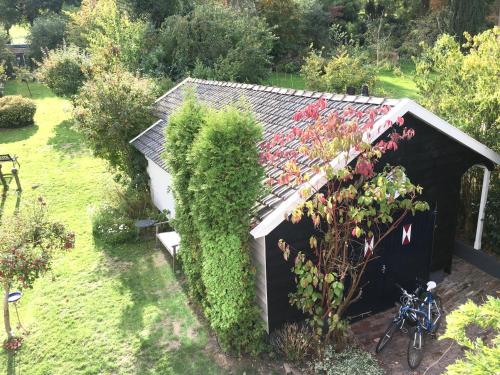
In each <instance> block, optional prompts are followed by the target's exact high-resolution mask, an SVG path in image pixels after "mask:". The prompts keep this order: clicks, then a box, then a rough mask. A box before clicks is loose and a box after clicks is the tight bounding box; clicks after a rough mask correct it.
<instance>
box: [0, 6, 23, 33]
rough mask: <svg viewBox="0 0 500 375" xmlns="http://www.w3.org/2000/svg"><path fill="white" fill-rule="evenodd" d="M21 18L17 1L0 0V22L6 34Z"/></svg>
mask: <svg viewBox="0 0 500 375" xmlns="http://www.w3.org/2000/svg"><path fill="white" fill-rule="evenodd" d="M20 20H21V12H20V11H19V6H18V2H17V1H16V0H0V23H1V24H2V25H3V27H4V28H5V31H6V32H7V34H8V33H9V30H10V28H11V27H12V26H13V25H15V24H16V23H18V22H19V21H20Z"/></svg>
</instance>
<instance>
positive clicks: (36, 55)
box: [28, 14, 66, 61]
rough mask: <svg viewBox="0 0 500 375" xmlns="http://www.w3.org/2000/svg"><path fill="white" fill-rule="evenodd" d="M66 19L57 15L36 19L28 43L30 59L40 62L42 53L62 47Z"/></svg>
mask: <svg viewBox="0 0 500 375" xmlns="http://www.w3.org/2000/svg"><path fill="white" fill-rule="evenodd" d="M65 27H66V18H65V17H63V16H61V15H59V14H47V15H44V16H40V17H37V18H36V19H35V21H34V22H33V26H31V29H30V33H29V35H28V42H29V43H30V44H31V47H30V57H31V58H33V59H35V60H37V61H40V60H41V59H42V56H43V51H48V50H51V49H55V48H58V47H60V46H62V45H63V40H64V30H65Z"/></svg>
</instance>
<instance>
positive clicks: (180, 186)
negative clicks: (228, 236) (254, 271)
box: [163, 93, 206, 302]
mask: <svg viewBox="0 0 500 375" xmlns="http://www.w3.org/2000/svg"><path fill="white" fill-rule="evenodd" d="M205 114H206V109H205V108H204V107H202V106H201V105H199V104H198V103H197V102H196V99H195V97H194V93H188V94H187V96H186V99H185V101H184V103H183V105H182V107H181V108H180V109H179V110H178V111H177V112H175V113H173V114H172V116H170V121H169V125H168V126H167V128H166V134H165V140H166V142H165V150H166V151H165V153H164V155H163V157H164V159H165V161H166V163H167V167H168V170H169V172H170V174H171V176H172V181H173V193H174V199H175V220H174V221H173V226H174V228H175V230H176V231H177V233H179V235H180V237H181V243H180V247H181V248H182V251H180V252H179V257H180V258H181V261H182V264H183V269H184V273H185V274H186V277H187V280H188V286H189V291H190V293H191V296H192V297H193V298H195V299H196V300H197V301H198V302H203V301H204V296H205V290H204V289H205V288H204V286H203V282H202V281H201V249H200V240H199V238H198V233H197V231H196V229H195V227H194V219H193V215H192V210H191V202H192V200H193V192H192V191H190V190H189V183H190V180H191V177H192V173H193V165H192V163H190V162H189V161H187V158H188V154H189V151H190V149H191V146H192V144H193V142H194V139H195V137H196V135H197V134H198V132H199V130H200V128H201V127H202V125H203V124H204V122H205Z"/></svg>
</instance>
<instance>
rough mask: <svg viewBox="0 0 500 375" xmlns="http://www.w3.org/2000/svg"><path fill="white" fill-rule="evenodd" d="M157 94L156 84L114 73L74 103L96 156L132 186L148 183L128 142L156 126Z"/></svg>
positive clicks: (87, 86) (91, 83)
mask: <svg viewBox="0 0 500 375" xmlns="http://www.w3.org/2000/svg"><path fill="white" fill-rule="evenodd" d="M156 94H157V93H156V91H155V85H154V84H153V82H151V81H149V80H147V79H144V78H139V77H137V76H135V75H133V74H132V73H129V72H127V71H125V70H123V69H115V70H114V71H113V72H104V73H101V74H98V75H96V76H94V77H93V79H91V80H88V81H86V82H85V84H84V85H83V86H82V88H81V89H80V91H79V93H78V95H77V96H76V98H75V101H74V105H75V109H74V116H75V120H76V124H77V128H78V129H79V131H80V132H81V133H82V134H83V135H84V138H85V140H86V142H87V143H88V145H89V147H90V148H91V149H92V151H93V152H94V154H95V155H96V156H99V157H101V158H103V159H105V160H107V161H108V162H109V164H110V166H111V167H112V168H115V169H116V170H117V171H118V172H120V173H124V174H125V175H126V176H128V177H129V178H130V179H132V182H133V183H144V182H145V180H144V173H145V169H146V168H145V160H144V157H143V156H142V155H141V154H140V153H139V152H138V151H137V150H135V149H134V148H133V147H132V146H131V145H130V144H129V141H130V140H131V139H132V138H133V137H135V136H136V135H137V134H139V133H140V132H141V131H143V130H144V129H146V128H147V127H148V126H150V125H151V124H152V123H153V122H154V117H153V115H152V114H151V105H152V104H153V102H154V100H155V98H156ZM119 176H120V177H125V176H123V175H121V174H120V175H119ZM125 181H127V180H125Z"/></svg>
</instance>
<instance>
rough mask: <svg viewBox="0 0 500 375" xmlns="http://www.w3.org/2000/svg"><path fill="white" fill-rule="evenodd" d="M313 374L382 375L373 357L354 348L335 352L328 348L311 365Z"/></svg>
mask: <svg viewBox="0 0 500 375" xmlns="http://www.w3.org/2000/svg"><path fill="white" fill-rule="evenodd" d="M312 367H313V370H314V373H315V374H325V375H339V374H341V375H384V371H383V370H382V368H381V367H380V366H379V364H378V362H377V361H376V360H375V359H374V358H373V356H372V355H371V354H370V353H368V352H366V351H364V350H362V349H359V348H356V347H348V348H347V349H346V350H344V351H341V352H336V351H335V350H334V349H333V347H331V346H328V347H327V348H326V349H325V352H324V353H323V357H322V358H321V360H319V361H317V362H315V363H314V364H313V366H312Z"/></svg>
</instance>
